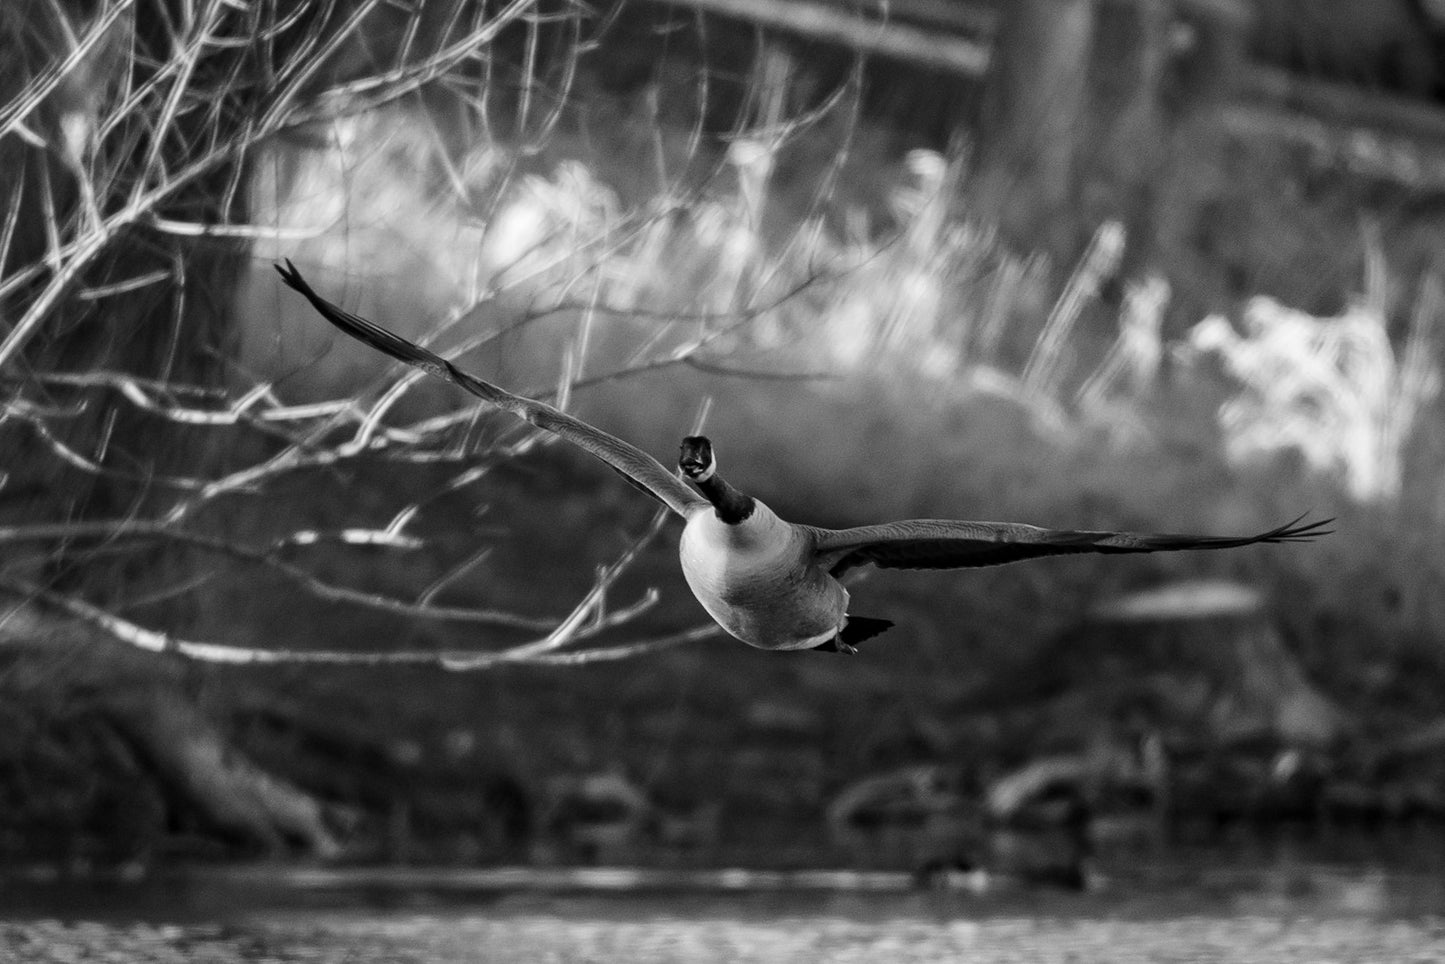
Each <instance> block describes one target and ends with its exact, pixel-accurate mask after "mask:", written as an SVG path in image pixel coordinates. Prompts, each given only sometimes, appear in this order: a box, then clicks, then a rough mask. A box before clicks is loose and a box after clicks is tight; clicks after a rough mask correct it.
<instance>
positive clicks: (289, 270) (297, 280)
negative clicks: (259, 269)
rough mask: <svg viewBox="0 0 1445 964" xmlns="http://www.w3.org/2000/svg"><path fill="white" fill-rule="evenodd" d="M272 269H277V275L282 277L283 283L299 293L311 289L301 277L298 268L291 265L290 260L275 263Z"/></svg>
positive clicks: (285, 259)
mask: <svg viewBox="0 0 1445 964" xmlns="http://www.w3.org/2000/svg"><path fill="white" fill-rule="evenodd" d="M271 267H273V268H275V269H276V273H277V274H279V275H280V276H281V280H282V281H284V282H286V284H288V285H290V286H291V287H292V288H295V289H296V290H297V291H305V290H306V289H307V288H309V287H310V285H308V284H307V283H306V280H305V279H304V278H302V277H301V272H299V271H297V270H296V266H295V265H294V264H292V263H291V259H290V258H282V259H281V260H280V261H276V262H273V263H272V265H271Z"/></svg>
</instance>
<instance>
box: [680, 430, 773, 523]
mask: <svg viewBox="0 0 1445 964" xmlns="http://www.w3.org/2000/svg"><path fill="white" fill-rule="evenodd" d="M677 467H678V468H679V469H681V470H682V474H683V476H685V477H686V478H687V479H688V480H689V481H691V482H692V484H693V485H695V486H697V488H698V491H699V492H701V493H702V494H703V495H705V496H707V500H708V501H709V502H711V503H712V507H713V509H714V510H716V512H717V517H718V518H719V519H721V520H722V521H723V522H724V523H726V524H727V525H730V526H731V525H737V524H739V523H741V522H744V521H746V520H747V519H749V518H751V517H752V514H753V510H754V509H755V508H757V504H756V502H755V501H754V500H753V497H752V496H750V495H743V494H742V493H741V492H739V491H738V490H737V489H735V488H733V487H732V486H730V485H728V484H727V483H726V482H724V481H723V480H722V477H721V476H720V475H718V474H717V458H716V457H715V456H714V455H713V451H712V442H711V441H710V440H709V439H708V438H707V437H706V436H703V435H689V436H687V438H685V439H683V440H682V450H681V451H680V452H679V453H678V456H677Z"/></svg>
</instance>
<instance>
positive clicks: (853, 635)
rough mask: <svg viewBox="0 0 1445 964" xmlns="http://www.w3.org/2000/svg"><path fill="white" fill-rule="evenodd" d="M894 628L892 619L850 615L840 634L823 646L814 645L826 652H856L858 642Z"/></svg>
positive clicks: (815, 647)
mask: <svg viewBox="0 0 1445 964" xmlns="http://www.w3.org/2000/svg"><path fill="white" fill-rule="evenodd" d="M891 628H893V621H892V620H891V619H873V618H872V617H870V616H849V617H848V621H847V622H846V623H844V624H843V628H842V629H841V630H839V631H838V635H837V636H834V637H833V638H832V639H830V640H828V641H827V642H826V643H824V644H823V645H821V646H814V647H813V648H814V649H820V650H822V651H823V652H825V653H856V652H857V651H858V644H859V643H861V642H863V641H864V640H865V639H872V638H873V637H874V636H877V635H878V634H879V633H881V632H883V631H884V630H886V629H891Z"/></svg>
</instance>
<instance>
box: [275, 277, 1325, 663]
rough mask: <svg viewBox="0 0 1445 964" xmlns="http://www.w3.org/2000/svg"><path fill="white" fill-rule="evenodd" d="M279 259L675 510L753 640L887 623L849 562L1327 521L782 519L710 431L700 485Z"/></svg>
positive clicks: (703, 597)
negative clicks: (740, 476) (853, 591)
mask: <svg viewBox="0 0 1445 964" xmlns="http://www.w3.org/2000/svg"><path fill="white" fill-rule="evenodd" d="M276 270H277V271H278V272H280V274H281V278H282V280H283V281H285V282H286V284H287V285H289V286H290V287H292V288H294V289H295V290H296V291H298V292H300V293H301V294H302V295H304V296H305V297H306V298H307V300H308V301H310V302H311V304H312V306H313V307H314V308H315V309H316V310H317V311H318V312H319V313H320V314H321V316H322V317H324V318H325V319H326V320H327V321H329V322H331V323H332V324H333V325H335V326H336V327H337V328H339V329H341V330H342V331H343V332H345V333H346V334H347V335H349V336H351V337H352V338H356V339H357V340H359V341H361V342H363V343H365V344H367V345H370V346H371V347H372V348H375V349H377V350H378V351H381V352H383V353H385V354H387V355H390V356H391V357H393V358H396V359H398V360H400V361H404V362H406V363H407V364H410V365H414V366H416V367H417V368H420V369H422V370H423V371H426V372H428V373H430V374H432V375H435V376H437V377H439V378H444V379H446V380H447V381H450V382H452V383H453V384H455V385H457V386H459V387H460V388H463V389H465V390H466V391H468V392H470V393H471V394H473V395H475V396H477V397H478V398H480V399H482V400H484V401H486V402H488V403H490V404H492V405H494V406H496V407H497V408H500V409H502V410H503V411H507V412H510V413H511V414H513V415H515V416H517V417H518V418H521V419H523V420H525V421H527V422H530V423H531V424H533V425H535V426H537V427H538V428H541V429H543V430H545V431H548V432H552V433H554V434H556V435H558V436H560V437H561V438H564V439H566V440H567V441H569V442H571V443H572V444H574V445H576V446H577V447H579V448H581V449H583V450H584V451H587V452H589V453H590V454H592V455H594V456H596V457H597V458H598V459H600V460H602V461H603V462H605V463H607V464H608V465H609V466H611V467H612V468H613V469H614V470H616V471H617V472H618V473H619V474H620V475H622V476H623V477H624V478H625V479H626V480H627V481H629V482H630V483H632V484H633V485H634V486H636V487H637V488H639V489H641V490H642V491H644V492H646V493H648V494H649V495H651V496H653V497H654V498H656V499H657V500H658V501H660V502H662V503H663V504H664V505H666V506H667V507H668V508H669V509H671V510H672V511H673V512H674V513H676V514H677V515H679V516H681V517H682V518H683V519H684V520H685V522H686V524H685V526H684V527H683V530H682V539H681V542H680V544H679V555H680V557H681V561H682V572H683V576H684V577H685V578H686V579H687V584H688V586H689V588H691V589H692V592H693V595H695V596H696V597H697V599H698V602H700V603H701V604H702V607H703V608H704V609H705V610H707V612H708V615H710V616H711V617H712V618H713V619H714V620H715V621H716V622H717V623H718V625H719V626H721V627H722V628H723V629H724V630H726V631H727V632H728V633H729V634H730V635H732V636H734V637H736V638H737V639H739V640H741V641H743V642H744V643H747V644H748V645H750V646H755V647H757V648H759V649H769V650H798V649H820V650H825V651H833V652H856V646H857V644H858V643H859V642H861V641H862V640H865V639H868V638H870V637H872V636H874V635H877V634H878V633H881V632H882V631H884V630H885V629H887V628H888V627H890V626H891V625H892V623H890V622H888V621H887V620H884V619H873V618H869V617H861V616H850V615H849V613H848V605H849V595H848V591H847V590H846V589H845V588H844V587H843V585H842V583H841V582H839V577H841V576H842V575H843V574H844V573H846V572H847V571H848V570H850V569H852V568H855V567H857V566H861V565H865V564H872V565H875V566H878V567H880V568H897V569H957V568H970V567H977V566H993V565H1000V564H1002V563H1008V562H1017V561H1020V560H1024V559H1030V558H1037V557H1040V556H1047V555H1060V554H1068V553H1084V552H1088V553H1137V552H1162V551H1176V550H1189V549H1228V548H1233V547H1237V546H1247V545H1254V544H1257V543H1278V542H1298V541H1307V540H1309V539H1311V538H1313V537H1315V536H1319V535H1325V534H1327V532H1328V530H1326V529H1325V528H1324V526H1326V525H1327V524H1328V522H1329V520H1325V521H1322V522H1311V523H1302V519H1303V516H1301V517H1300V518H1299V519H1295V520H1294V521H1293V522H1291V523H1287V524H1285V525H1282V526H1279V527H1277V528H1274V529H1270V530H1267V531H1265V532H1261V533H1258V534H1255V535H1250V536H1197V535H1176V534H1171V533H1147V532H1109V531H1082V530H1070V529H1044V528H1040V527H1038V526H1030V525H1024V524H1022V523H1015V522H971V521H964V520H956V519H910V520H905V521H900V522H888V523H882V524H879V525H870V526H859V527H856V528H852V529H824V528H819V527H816V526H809V525H801V524H798V523H793V522H788V521H786V520H784V519H781V518H779V517H778V515H777V514H776V513H774V512H773V510H772V509H770V508H768V507H767V506H766V505H765V504H764V503H762V502H761V501H759V500H758V499H755V498H753V497H752V496H749V495H745V494H743V493H741V492H739V491H738V490H737V489H735V488H733V487H732V486H731V485H729V484H728V483H727V482H725V481H724V480H723V479H722V478H721V477H720V476H719V475H718V474H717V462H716V458H715V455H714V453H713V448H712V443H711V442H710V441H709V440H708V439H706V438H703V437H701V436H689V437H687V438H685V439H683V441H682V447H681V452H680V455H679V458H678V469H679V470H680V471H681V473H682V475H683V476H684V477H685V478H687V479H688V481H690V482H691V483H692V484H693V485H694V486H696V489H694V488H691V487H689V486H688V485H687V484H686V483H685V482H684V481H683V480H682V479H680V478H678V476H677V475H674V474H673V473H672V472H670V471H668V470H667V469H666V468H664V467H663V465H662V463H660V462H658V461H657V460H656V459H654V458H653V457H652V456H650V455H648V454H647V453H646V452H643V451H642V450H641V449H639V448H637V447H636V446H634V445H632V444H630V443H628V442H625V441H623V440H622V439H619V438H617V437H615V436H612V435H609V434H607V433H606V432H603V431H601V430H600V429H597V428H595V427H593V426H591V425H588V424H587V423H586V422H584V421H582V420H581V419H578V418H576V417H574V416H572V415H568V414H567V413H566V412H563V411H561V410H559V409H557V408H554V407H552V406H551V405H548V404H546V403H545V402H539V401H536V400H535V399H530V398H526V397H524V396H521V395H515V394H513V393H511V392H509V391H507V390H506V389H503V388H501V387H499V386H497V385H493V384H492V383H491V382H487V381H484V380H482V379H480V378H477V377H476V376H475V375H471V374H468V373H467V372H464V371H462V370H461V369H459V368H457V367H456V366H455V365H453V364H452V363H451V362H449V361H447V360H446V359H445V358H442V357H441V356H440V355H437V354H436V353H435V352H432V351H430V350H429V349H427V348H424V347H422V346H421V345H418V344H416V343H414V342H411V341H408V340H407V339H405V338H402V337H401V336H399V335H397V334H395V333H394V332H391V331H389V330H388V329H386V328H383V327H381V326H380V325H377V324H374V323H372V322H370V321H367V320H366V319H365V318H361V317H359V316H357V315H354V314H352V313H351V312H348V311H345V310H344V309H342V308H340V307H338V306H337V305H334V304H332V303H331V302H329V301H327V300H326V299H325V298H322V297H321V296H320V295H318V294H317V293H316V292H315V291H314V290H312V288H311V286H310V285H309V284H307V283H306V280H305V279H304V278H302V277H301V274H300V273H299V272H298V271H297V270H296V268H295V267H294V266H293V265H292V264H291V263H290V262H289V261H288V262H286V263H285V264H284V265H280V264H278V265H277V266H276Z"/></svg>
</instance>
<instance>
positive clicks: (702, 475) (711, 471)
mask: <svg viewBox="0 0 1445 964" xmlns="http://www.w3.org/2000/svg"><path fill="white" fill-rule="evenodd" d="M714 475H717V460H716V459H714V460H713V461H711V462H709V463H708V464H707V468H705V469H703V470H702V471H701V472H699V473H698V474H697V475H694V476H693V477H692V478H693V481H694V482H706V481H707V480H708V479H710V478H712V477H713V476H714Z"/></svg>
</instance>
